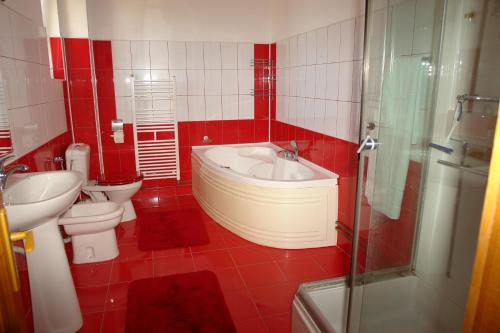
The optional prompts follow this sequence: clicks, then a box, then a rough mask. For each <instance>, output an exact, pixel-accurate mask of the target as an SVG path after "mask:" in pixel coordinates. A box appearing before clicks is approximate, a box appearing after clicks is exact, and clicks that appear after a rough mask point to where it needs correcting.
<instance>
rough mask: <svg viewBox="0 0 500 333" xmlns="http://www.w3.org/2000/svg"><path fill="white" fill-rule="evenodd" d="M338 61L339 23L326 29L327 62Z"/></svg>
mask: <svg viewBox="0 0 500 333" xmlns="http://www.w3.org/2000/svg"><path fill="white" fill-rule="evenodd" d="M339 60H340V23H336V24H332V25H330V26H329V27H328V62H338V61H339Z"/></svg>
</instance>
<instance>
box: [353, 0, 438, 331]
mask: <svg viewBox="0 0 500 333" xmlns="http://www.w3.org/2000/svg"><path fill="white" fill-rule="evenodd" d="M372 1H373V0H366V1H365V13H366V14H365V31H364V45H365V47H364V49H363V59H364V62H366V61H367V45H368V43H369V41H368V38H369V37H368V33H367V32H368V29H369V24H368V23H369V17H368V15H369V8H370V3H371V2H372ZM447 3H448V0H437V1H436V11H435V14H434V27H435V29H434V31H433V34H432V47H431V57H430V59H429V62H430V64H431V66H433V67H434V68H435V69H436V68H437V69H439V68H440V66H441V54H442V46H443V38H444V28H445V17H446V8H447ZM387 26H389V15H387V18H386V27H387ZM389 33H390V32H388V31H386V32H385V38H384V60H383V66H384V67H383V69H382V73H384V68H385V65H386V59H385V57H386V56H387V54H386V52H388V50H387V46H386V43H387V42H388V41H387V36H388V35H389ZM384 79H385V77H384V74H382V77H381V84H382V83H383V82H384ZM438 81H439V77H438V74H437V73H436V71H434V73H433V76H432V78H431V80H430V84H429V86H428V94H429V95H428V96H429V97H428V98H427V108H428V110H429V112H427V113H426V115H425V119H424V124H425V125H424V128H425V129H426V130H425V135H424V136H423V138H424V140H423V142H422V157H423V158H422V169H421V174H420V175H421V177H420V180H419V183H420V186H419V189H420V190H419V194H418V205H417V214H416V221H415V226H414V232H413V240H412V246H411V259H410V261H409V264H408V265H404V266H395V267H390V268H386V269H377V270H374V271H371V272H363V273H360V272H358V257H359V255H360V253H359V246H360V239H359V234H360V224H361V195H362V193H361V192H362V191H363V182H364V175H363V172H364V167H365V160H364V154H363V151H361V152H360V153H358V173H357V182H356V203H355V221H354V227H353V238H352V255H351V263H350V274H349V277H348V279H347V281H346V282H347V287H348V289H349V297H348V310H347V320H346V329H347V332H350V331H351V328H352V325H351V324H352V322H353V320H354V318H353V313H354V311H355V308H356V307H358V308H361V306H362V302H363V300H362V296H361V297H360V296H359V295H355V294H356V291H355V289H356V288H358V287H359V286H362V285H365V284H370V283H374V282H380V281H385V280H388V279H391V278H398V277H404V276H410V275H414V273H415V268H416V260H417V252H418V246H419V244H418V239H419V237H420V229H421V223H420V221H421V219H422V215H423V199H424V192H425V183H426V179H427V176H428V170H429V166H430V163H431V160H430V153H429V149H428V148H427V149H426V147H429V144H430V143H431V137H432V133H433V131H434V114H435V110H436V104H437V83H438ZM366 85H367V77H366V69H364V70H363V79H362V91H364V89H365V87H366ZM361 110H362V112H361V121H360V130H359V133H360V138H359V142H361V141H362V140H363V139H364V136H365V132H368V131H365V126H366V125H367V124H368V123H369V122H368V120H369V119H366V118H367V117H366V113H365V112H363V110H364V98H362V99H361ZM379 117H380V115H379ZM381 144H383V142H382V143H381ZM377 158H378V157H377ZM370 162H371V161H370ZM375 163H376V162H375ZM370 217H371V213H370ZM361 292H362V291H361ZM355 302H361V304H355ZM359 315H361V313H359ZM356 322H357V320H356Z"/></svg>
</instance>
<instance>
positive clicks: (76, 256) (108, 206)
mask: <svg viewBox="0 0 500 333" xmlns="http://www.w3.org/2000/svg"><path fill="white" fill-rule="evenodd" d="M123 211H124V208H123V206H121V205H120V204H117V203H116V202H111V201H106V202H88V201H83V202H81V203H77V204H74V205H73V206H72V207H71V208H70V209H69V210H68V211H67V212H66V213H65V214H64V215H63V216H61V217H60V218H59V224H60V225H62V226H64V231H66V233H67V234H68V235H69V236H71V243H72V245H73V263H75V264H86V263H93V262H100V261H106V260H111V259H113V258H115V257H117V256H118V254H119V252H118V245H117V242H116V234H115V227H116V226H117V225H118V224H119V223H120V220H121V218H122V215H123Z"/></svg>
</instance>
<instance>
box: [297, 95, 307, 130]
mask: <svg viewBox="0 0 500 333" xmlns="http://www.w3.org/2000/svg"><path fill="white" fill-rule="evenodd" d="M295 108H296V115H297V116H296V117H297V126H299V127H305V121H306V120H305V117H306V116H305V113H306V99H305V98H303V97H299V98H297V99H296V107H295Z"/></svg>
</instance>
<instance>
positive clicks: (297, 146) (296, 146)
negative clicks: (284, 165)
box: [290, 140, 299, 161]
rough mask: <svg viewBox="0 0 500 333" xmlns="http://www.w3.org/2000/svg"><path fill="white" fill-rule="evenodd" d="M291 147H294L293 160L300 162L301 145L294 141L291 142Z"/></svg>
mask: <svg viewBox="0 0 500 333" xmlns="http://www.w3.org/2000/svg"><path fill="white" fill-rule="evenodd" d="M290 146H292V148H293V150H294V152H293V160H294V161H298V160H299V145H298V144H297V141H295V140H292V141H290Z"/></svg>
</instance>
